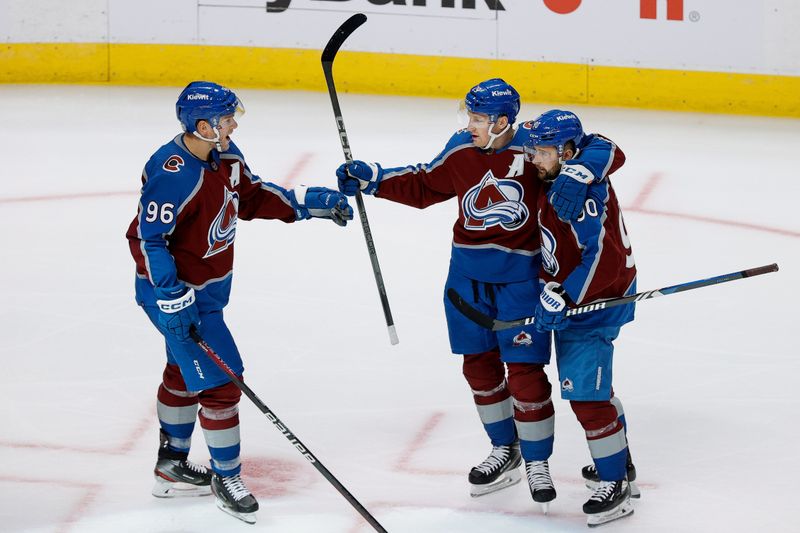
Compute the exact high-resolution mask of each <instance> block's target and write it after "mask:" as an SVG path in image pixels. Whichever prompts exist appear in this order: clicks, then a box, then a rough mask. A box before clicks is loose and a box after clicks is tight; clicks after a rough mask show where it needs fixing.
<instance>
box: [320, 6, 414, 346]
mask: <svg viewBox="0 0 800 533" xmlns="http://www.w3.org/2000/svg"><path fill="white" fill-rule="evenodd" d="M366 21H367V16H366V15H364V14H363V13H357V14H355V15H353V16H352V17H350V18H349V19H347V20H346V21H344V23H343V24H342V25H341V26H339V29H337V30H336V32H334V34H333V35H332V36H331V39H330V41H328V44H327V45H326V46H325V50H323V51H322V71H323V72H324V73H325V82H326V83H327V84H328V94H329V95H330V97H331V105H332V106H333V114H334V116H335V118H336V127H337V128H338V130H339V141H341V143H342V151H343V152H344V159H345V161H346V162H347V163H352V162H353V152H352V151H351V150H350V141H348V139H347V130H346V129H345V127H344V119H343V118H342V109H341V107H340V106H339V97H338V96H337V95H336V86H335V85H334V83H333V60H334V59H335V58H336V53H337V52H338V51H339V48H341V46H342V44H343V43H344V41H345V39H347V37H348V36H349V35H350V34H351V33H353V32H354V31H356V29H357V28H358V27H359V26H361V25H362V24H364V22H366ZM356 206H357V207H358V216H359V218H360V219H361V229H362V230H364V239H366V241H367V251H368V252H369V260H370V262H371V263H372V272H373V273H374V274H375V283H376V284H377V286H378V294H379V295H380V298H381V305H382V306H383V315H384V317H385V318H386V327H387V328H388V329H389V342H391V343H392V344H397V343H398V342H400V340H399V339H398V338H397V330H396V328H395V326H394V319H393V318H392V309H391V308H390V307H389V297H388V296H387V295H386V285H385V284H384V283H383V274H381V266H380V264H379V263H378V254H377V252H376V251H375V241H374V240H373V239H372V230H371V229H370V227H369V220H368V219H367V209H366V207H364V197H363V196H362V194H361V191H356Z"/></svg>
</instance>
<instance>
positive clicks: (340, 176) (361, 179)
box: [336, 161, 383, 196]
mask: <svg viewBox="0 0 800 533" xmlns="http://www.w3.org/2000/svg"><path fill="white" fill-rule="evenodd" d="M336 179H337V180H338V182H339V190H340V191H341V192H343V193H344V194H346V195H347V196H355V195H356V191H358V190H359V189H361V192H363V193H364V194H375V192H376V191H377V190H378V185H380V183H381V180H382V179H383V169H382V168H381V166H380V165H379V164H378V163H365V162H364V161H353V162H352V163H344V164H342V165H339V168H337V169H336Z"/></svg>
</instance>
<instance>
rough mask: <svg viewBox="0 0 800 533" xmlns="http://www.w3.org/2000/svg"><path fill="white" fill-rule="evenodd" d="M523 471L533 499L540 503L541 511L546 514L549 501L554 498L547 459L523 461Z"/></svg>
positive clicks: (553, 488) (554, 489)
mask: <svg viewBox="0 0 800 533" xmlns="http://www.w3.org/2000/svg"><path fill="white" fill-rule="evenodd" d="M525 473H526V474H527V477H528V488H529V489H530V490H531V497H532V498H533V501H535V502H536V503H538V504H539V505H541V506H542V512H543V513H544V514H547V511H549V509H550V502H551V501H553V500H555V499H556V488H555V487H554V486H553V479H552V478H551V477H550V465H549V464H548V463H547V461H529V462H527V463H525Z"/></svg>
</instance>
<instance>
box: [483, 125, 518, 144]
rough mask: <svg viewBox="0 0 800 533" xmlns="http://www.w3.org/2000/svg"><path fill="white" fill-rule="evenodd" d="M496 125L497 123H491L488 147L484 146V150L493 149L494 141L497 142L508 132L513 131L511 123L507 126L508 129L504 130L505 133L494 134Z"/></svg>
mask: <svg viewBox="0 0 800 533" xmlns="http://www.w3.org/2000/svg"><path fill="white" fill-rule="evenodd" d="M495 124H496V122H490V123H489V130H488V133H489V142H487V143H486V146H484V147H483V148H482V149H483V150H489V149H490V148H492V145H493V144H494V141H496V140H497V138H498V137H500V136H501V135H503V134H504V133H505V132H507V131H508V130H510V129H511V123H510V122H509V123H508V124H506V127H505V128H503V131H501V132H500V133H492V128H494V125H495Z"/></svg>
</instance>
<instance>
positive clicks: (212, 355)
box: [190, 327, 386, 533]
mask: <svg viewBox="0 0 800 533" xmlns="http://www.w3.org/2000/svg"><path fill="white" fill-rule="evenodd" d="M190 336H191V337H192V340H193V341H194V342H195V343H197V345H198V346H199V347H200V349H201V350H203V351H204V352H205V354H206V355H207V356H208V358H209V359H211V360H212V361H213V362H214V364H216V365H217V366H218V367H219V368H220V369H222V371H223V372H225V374H227V375H228V377H229V378H230V380H231V381H232V382H233V383H234V384H235V385H236V386H237V387H239V389H240V390H241V391H242V392H243V393H244V394H245V396H247V397H248V398H250V401H252V402H253V403H254V404H255V405H256V407H258V409H259V410H260V411H261V412H262V413H264V414H265V415H266V417H267V419H268V420H269V421H270V422H272V423H273V425H274V426H275V427H276V428H278V431H280V432H281V433H282V434H283V436H284V437H286V438H287V439H288V440H289V442H291V443H292V446H294V447H295V448H297V451H299V452H300V453H301V454H302V455H303V457H305V458H306V459H308V462H309V463H311V464H313V465H314V468H316V469H317V470H318V471H319V473H320V474H322V476H323V477H324V478H325V479H327V480H328V482H329V483H330V484H331V485H333V486H334V488H336V490H338V491H339V494H341V495H342V496H344V499H345V500H347V501H348V502H349V503H350V505H352V506H353V507H354V508H355V510H356V511H358V514H360V515H361V516H362V517H363V518H364V520H366V521H367V522H369V525H371V526H372V527H373V529H375V531H378V532H380V533H385V532H386V529H384V527H383V526H382V525H380V523H379V522H378V521H377V520H376V519H375V517H374V516H372V515H371V514H370V512H369V511H367V509H366V508H365V507H364V506H363V505H361V503H359V501H358V500H356V498H355V496H353V495H352V494H350V491H348V490H347V489H346V488H345V487H344V485H342V484H341V483H340V482H339V480H338V479H336V477H335V476H334V475H333V474H331V473H330V471H329V470H328V469H327V468H325V466H324V465H323V464H322V463H320V462H319V460H318V459H317V458H316V457H315V456H314V454H313V453H311V450H309V449H308V448H307V447H306V446H305V445H304V444H303V443H302V442H300V439H298V438H297V437H296V436H295V434H294V433H292V431H291V430H290V429H289V428H288V427H287V426H286V424H284V423H283V422H281V420H280V419H279V418H278V416H277V415H276V414H275V413H273V412H272V410H271V409H270V408H269V407H267V406H266V405H265V404H264V402H262V401H261V399H260V398H259V397H258V396H256V393H255V392H253V390H252V389H251V388H250V387H248V386H247V385H245V383H244V382H243V381H242V380H241V379H239V376H237V375H236V373H235V372H234V371H233V370H232V369H231V367H229V366H228V364H227V363H226V362H225V361H223V360H222V358H221V357H220V356H219V355H218V354H217V352H215V351H214V350H213V349H212V348H211V346H209V345H208V343H206V341H204V340H203V338H202V337H201V336H200V334H199V333H198V332H197V330H196V329H195V328H194V327H192V329H191V331H190Z"/></svg>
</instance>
